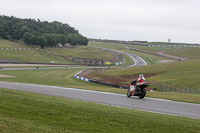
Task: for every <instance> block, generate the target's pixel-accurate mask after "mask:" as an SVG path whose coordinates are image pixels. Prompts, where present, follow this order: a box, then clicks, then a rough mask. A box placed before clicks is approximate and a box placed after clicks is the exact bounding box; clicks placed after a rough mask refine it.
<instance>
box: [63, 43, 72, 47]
mask: <svg viewBox="0 0 200 133" xmlns="http://www.w3.org/2000/svg"><path fill="white" fill-rule="evenodd" d="M64 46H65V47H71V46H72V45H71V44H70V43H66V44H65V45H64Z"/></svg>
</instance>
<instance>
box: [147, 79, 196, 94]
mask: <svg viewBox="0 0 200 133" xmlns="http://www.w3.org/2000/svg"><path fill="white" fill-rule="evenodd" d="M149 84H150V87H151V88H152V89H153V90H154V91H158V92H176V93H190V94H200V89H197V88H190V87H186V86H181V85H177V84H172V83H168V82H156V81H149Z"/></svg>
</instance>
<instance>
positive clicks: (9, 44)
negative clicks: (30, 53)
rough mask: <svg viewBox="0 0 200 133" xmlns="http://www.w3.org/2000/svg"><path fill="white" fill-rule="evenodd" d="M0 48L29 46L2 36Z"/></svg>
mask: <svg viewBox="0 0 200 133" xmlns="http://www.w3.org/2000/svg"><path fill="white" fill-rule="evenodd" d="M0 48H28V46H26V45H23V44H19V43H16V42H12V41H8V40H5V39H1V38H0Z"/></svg>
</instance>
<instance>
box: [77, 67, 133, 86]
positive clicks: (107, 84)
mask: <svg viewBox="0 0 200 133" xmlns="http://www.w3.org/2000/svg"><path fill="white" fill-rule="evenodd" d="M85 70H86V69H85ZM85 70H83V71H80V72H78V73H77V74H75V75H74V77H75V78H77V79H80V80H83V81H87V82H92V83H95V84H101V85H105V86H110V87H116V88H120V89H129V87H127V86H120V85H114V84H109V83H104V82H100V81H96V80H93V79H88V78H85V77H81V76H78V75H79V74H80V73H82V72H84V71H85Z"/></svg>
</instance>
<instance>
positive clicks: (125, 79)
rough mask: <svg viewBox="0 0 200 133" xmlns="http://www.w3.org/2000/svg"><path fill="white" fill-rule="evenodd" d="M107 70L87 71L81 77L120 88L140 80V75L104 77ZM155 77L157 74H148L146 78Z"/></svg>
mask: <svg viewBox="0 0 200 133" xmlns="http://www.w3.org/2000/svg"><path fill="white" fill-rule="evenodd" d="M105 70H106V69H86V70H85V71H84V72H82V73H81V74H79V76H82V77H86V78H89V79H93V80H97V81H100V82H104V83H109V84H114V85H120V86H129V83H130V82H131V81H133V80H136V79H137V78H138V75H129V76H111V75H103V72H104V71H105ZM155 75H157V74H146V75H144V76H145V78H149V77H152V76H155ZM149 89H150V88H149Z"/></svg>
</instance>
